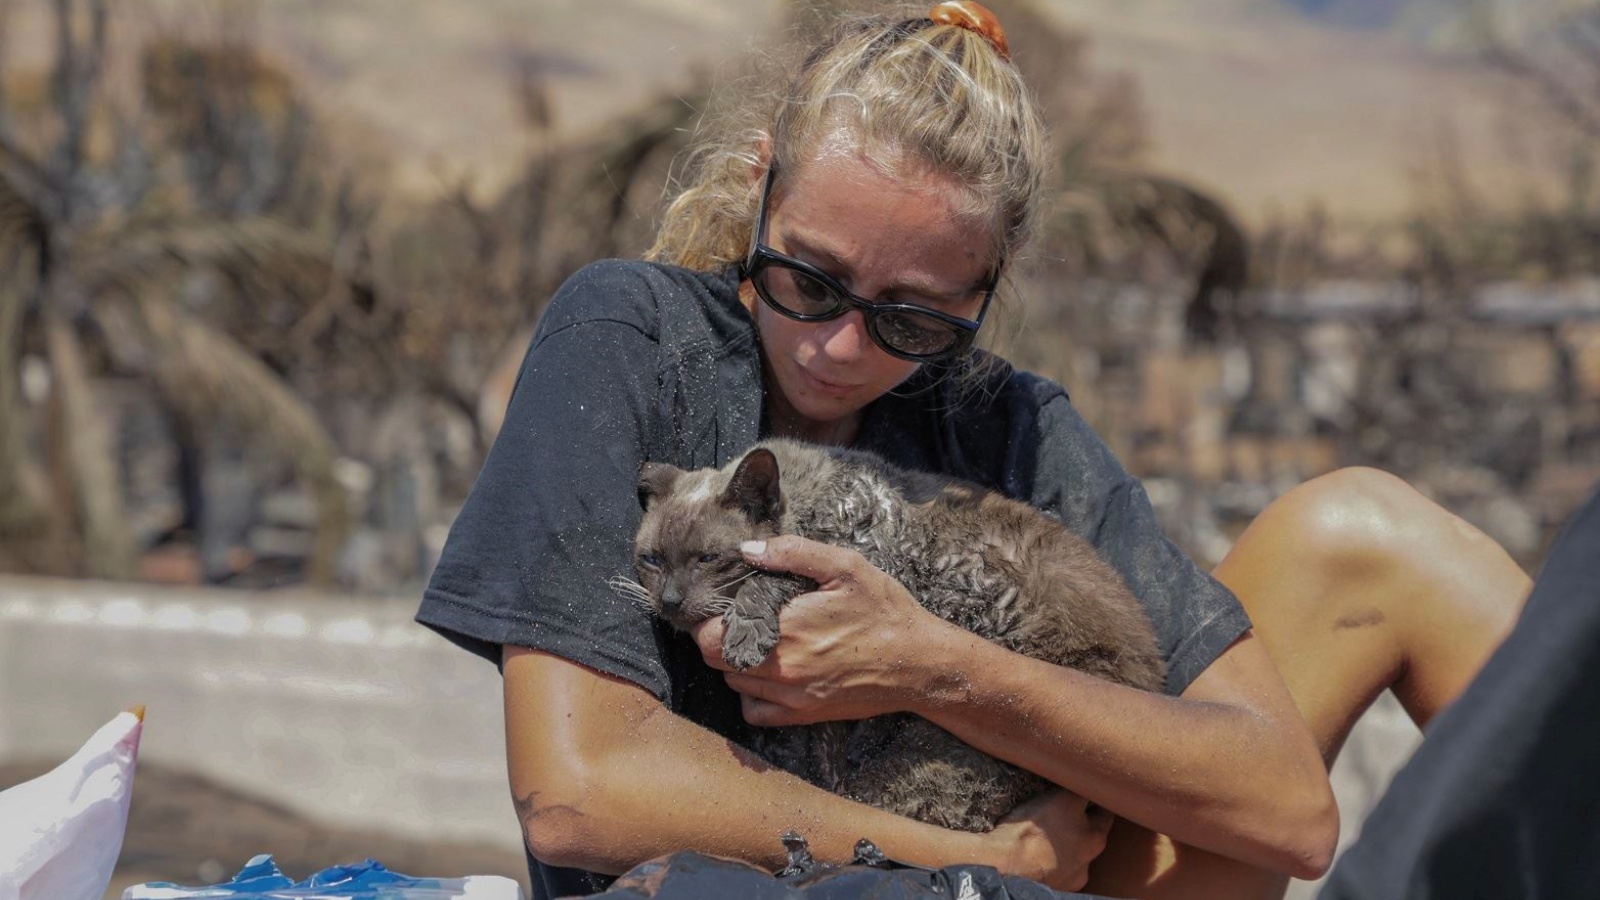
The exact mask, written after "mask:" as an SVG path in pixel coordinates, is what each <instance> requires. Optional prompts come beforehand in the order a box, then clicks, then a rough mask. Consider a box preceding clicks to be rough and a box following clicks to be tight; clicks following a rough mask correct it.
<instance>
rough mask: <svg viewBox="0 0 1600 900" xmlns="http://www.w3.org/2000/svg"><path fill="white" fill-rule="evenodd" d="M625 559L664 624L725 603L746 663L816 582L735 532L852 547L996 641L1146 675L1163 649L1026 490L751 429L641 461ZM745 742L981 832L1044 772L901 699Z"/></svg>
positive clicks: (933, 607)
mask: <svg viewBox="0 0 1600 900" xmlns="http://www.w3.org/2000/svg"><path fill="white" fill-rule="evenodd" d="M639 495H640V502H641V503H642V504H643V505H644V507H645V515H644V520H643V522H642V523H641V525H640V528H639V533H638V536H637V541H636V568H637V571H638V576H639V583H640V585H641V586H642V587H643V589H644V596H646V597H647V598H648V602H649V604H650V607H651V609H652V610H653V611H654V612H655V613H656V614H657V615H659V616H661V617H662V618H664V619H665V620H666V621H667V622H669V623H671V624H672V625H673V626H674V627H677V628H688V627H690V626H692V625H693V624H695V623H696V622H699V621H701V620H703V619H706V618H709V617H711V616H714V615H720V616H722V617H723V621H724V624H725V625H726V637H725V641H724V645H723V655H724V657H725V658H726V659H727V660H728V662H729V663H731V664H732V665H734V666H736V667H738V668H748V667H750V666H753V665H756V664H758V663H760V662H761V661H762V660H763V659H765V658H766V655H767V654H768V653H769V652H770V651H771V649H772V647H773V646H775V645H776V643H777V640H778V611H779V609H781V608H782V606H783V604H784V603H786V602H788V600H789V599H790V598H792V597H794V596H795V595H797V594H800V593H804V592H806V591H809V590H812V589H814V588H815V587H816V585H815V583H813V582H811V581H810V580H808V579H805V578H801V577H798V576H794V575H788V574H784V573H775V572H763V571H760V570H756V569H753V568H751V567H750V566H748V565H747V564H745V562H744V560H743V558H742V557H741V556H740V554H739V551H738V545H739V542H741V541H745V540H754V539H761V538H767V537H771V536H773V535H777V534H798V535H801V536H803V537H807V538H811V539H812V540H817V541H823V542H826V543H830V544H837V545H840V546H844V547H850V548H852V549H854V550H857V551H859V552H860V553H861V554H862V555H863V556H864V557H866V559H867V560H868V561H869V562H871V563H872V564H873V565H876V566H877V567H879V568H881V569H883V570H884V571H885V572H887V573H888V574H889V575H890V576H891V577H893V578H895V579H896V580H898V581H899V582H900V583H901V584H903V585H904V586H905V587H906V589H907V590H908V591H910V593H911V595H912V596H913V597H916V598H917V599H918V600H919V601H920V602H921V603H922V604H923V605H924V606H925V607H927V608H928V609H929V610H930V611H932V612H933V613H935V614H936V615H938V616H940V617H942V618H944V619H946V620H948V621H950V622H953V623H955V624H957V625H959V626H961V627H963V628H965V629H967V630H969V631H972V632H974V633H975V634H978V635H980V636H982V637H984V638H987V639H989V640H991V641H994V642H995V643H997V644H1000V645H1001V646H1003V647H1006V648H1008V649H1010V650H1013V651H1016V652H1018V653H1022V654H1026V655H1028V656H1032V657H1036V658H1039V659H1043V660H1046V661H1049V662H1052V663H1057V664H1059V665H1065V666H1071V667H1073V668H1077V669H1081V670H1083V671H1085V672H1088V673H1090V674H1093V675H1097V676H1099V677H1102V678H1107V679H1110V680H1112V681H1117V682H1120V683H1122V684H1127V685H1131V686H1134V687H1138V688H1143V689H1146V690H1159V689H1160V687H1161V684H1162V680H1163V678H1164V674H1165V673H1164V671H1163V664H1162V661H1161V656H1160V653H1159V651H1158V650H1157V647H1156V641H1155V636H1154V633H1153V631H1152V630H1151V627H1150V623H1149V620H1148V618H1147V617H1146V616H1145V613H1144V611H1143V608H1142V607H1141V606H1140V605H1139V603H1138V601H1137V600H1136V599H1135V598H1134V597H1133V595H1132V594H1131V593H1129V591H1128V589H1127V587H1126V586H1125V585H1124V584H1123V583H1122V579H1121V578H1120V577H1119V576H1118V575H1117V573H1116V572H1115V571H1114V570H1112V569H1111V567H1110V566H1108V565H1106V563H1104V562H1103V561H1102V560H1101V559H1100V558H1099V557H1098V556H1097V555H1096V554H1095V552H1094V550H1093V548H1092V547H1090V546H1089V544H1088V543H1087V542H1086V541H1084V540H1083V539H1082V538H1080V537H1078V536H1077V535H1075V534H1073V533H1071V532H1070V531H1068V530H1067V529H1066V528H1064V527H1063V526H1062V525H1061V524H1060V523H1059V522H1057V521H1056V520H1054V519H1052V518H1050V517H1049V516H1046V515H1044V514H1043V513H1041V512H1039V511H1038V510H1036V509H1034V508H1033V507H1031V506H1028V505H1027V504H1025V503H1020V502H1017V501H1014V500H1010V499H1008V498H1006V497H1003V496H1001V495H999V494H996V493H993V492H990V491H986V490H984V489H982V488H979V487H977V486H975V485H971V484H968V483H965V482H961V481H957V480H954V479H950V478H946V477H942V476H936V475H929V474H926V473H921V472H912V471H908V470H905V469H900V468H897V467H895V466H892V465H890V464H889V463H887V462H885V461H884V460H882V459H880V458H879V457H877V456H875V455H872V454H868V453H863V452H861V451H854V450H841V449H837V448H823V447H817V446H813V445H808V444H802V443H798V442H794V441H785V440H772V441H765V442H763V443H761V444H758V445H757V446H756V447H755V448H753V449H752V450H751V451H750V452H749V453H747V454H746V455H745V456H744V457H743V458H742V459H741V460H740V461H739V462H738V463H736V464H734V465H730V466H728V467H726V468H724V469H722V470H720V471H719V470H714V469H703V470H699V471H695V472H684V471H682V470H680V469H676V468H674V467H672V466H667V465H663V464H659V463H647V464H646V465H645V467H644V470H643V471H642V473H641V476H640V483H639ZM756 750H757V751H758V752H759V753H761V754H762V755H763V756H765V757H766V758H767V759H769V760H770V761H772V762H773V763H774V764H776V765H779V766H782V767H783V768H785V769H788V770H789V771H791V772H794V773H795V774H797V775H800V776H801V777H803V778H806V779H807V780H809V781H811V782H812V783H814V784H817V785H820V786H821V787H824V788H827V789H829V790H831V791H834V792H836V793H839V794H842V795H844V796H847V797H851V798H854V799H857V800H861V801H863V802H866V803H870V804H872V805H874V806H878V807H880V808H883V809H887V810H890V811H892V812H896V813H900V814H901V815H906V816H911V817H914V818H918V819H922V820H924V821H928V822H932V823H934V824H937V825H942V826H944V827H948V828H959V829H964V830H968V831H987V830H989V829H990V828H993V827H994V825H995V823H996V822H997V821H998V820H999V819H1000V818H1001V817H1002V816H1004V815H1005V814H1006V813H1007V812H1009V811H1010V810H1011V809H1012V808H1013V807H1015V806H1016V805H1017V804H1018V803H1020V802H1022V801H1023V800H1026V799H1028V798H1029V797H1031V796H1033V795H1034V794H1036V793H1038V792H1039V791H1040V790H1042V789H1043V788H1044V787H1045V783H1044V782H1043V780H1042V779H1040V778H1038V777H1037V776H1034V775H1032V774H1030V773H1027V772H1024V771H1022V770H1020V769H1018V768H1016V767H1014V766H1011V765H1009V764H1007V763H1003V762H1000V761H999V760H996V759H994V758H992V757H989V756H987V755H985V754H982V753H980V752H978V751H977V750H974V749H973V748H971V747H969V746H967V745H966V744H964V743H962V742H961V741H959V740H958V739H957V738H955V737H954V736H953V735H951V734H950V733H949V732H946V731H944V730H943V729H941V728H939V727H937V726H935V725H933V724H932V723H930V722H928V721H926V720H924V719H921V718H919V717H917V716H913V715H909V714H896V715H890V716H880V717H877V718H873V719H867V720H864V721H858V722H830V723H824V724H821V725H814V726H803V727H794V728H769V729H759V735H758V738H757V747H756Z"/></svg>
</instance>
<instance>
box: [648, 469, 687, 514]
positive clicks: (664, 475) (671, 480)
mask: <svg viewBox="0 0 1600 900" xmlns="http://www.w3.org/2000/svg"><path fill="white" fill-rule="evenodd" d="M682 474H683V470H682V469H680V468H678V467H677V466H673V465H668V464H667V463H658V462H647V463H645V464H644V465H643V466H642V467H640V469H639V508H640V509H649V508H650V504H651V503H652V502H654V501H655V500H657V499H658V498H661V497H665V496H666V495H668V494H670V493H672V486H673V485H674V484H676V483H677V481H678V476H680V475H682Z"/></svg>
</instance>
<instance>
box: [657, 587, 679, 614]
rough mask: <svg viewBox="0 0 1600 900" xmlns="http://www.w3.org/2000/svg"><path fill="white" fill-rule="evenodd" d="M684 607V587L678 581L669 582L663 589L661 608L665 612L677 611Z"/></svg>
mask: <svg viewBox="0 0 1600 900" xmlns="http://www.w3.org/2000/svg"><path fill="white" fill-rule="evenodd" d="M682 608H683V588H682V587H680V586H679V585H678V583H677V582H676V581H669V582H667V585H666V587H664V588H662V590H661V609H662V611H663V612H669V613H673V612H677V611H678V610H679V609H682Z"/></svg>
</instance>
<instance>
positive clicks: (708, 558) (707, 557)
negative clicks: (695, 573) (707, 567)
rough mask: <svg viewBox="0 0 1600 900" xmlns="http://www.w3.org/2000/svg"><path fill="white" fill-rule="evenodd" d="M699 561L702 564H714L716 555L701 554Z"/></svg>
mask: <svg viewBox="0 0 1600 900" xmlns="http://www.w3.org/2000/svg"><path fill="white" fill-rule="evenodd" d="M700 561H701V562H702V563H714V562H716V561H717V554H715V553H702V554H700Z"/></svg>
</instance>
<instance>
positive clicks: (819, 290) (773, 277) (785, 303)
mask: <svg viewBox="0 0 1600 900" xmlns="http://www.w3.org/2000/svg"><path fill="white" fill-rule="evenodd" d="M755 282H756V287H758V288H761V289H762V293H763V294H764V296H765V297H766V299H767V302H769V303H773V304H776V305H777V306H779V307H782V308H783V309H784V310H786V311H788V312H790V313H793V314H795V315H797V316H829V315H832V314H834V313H835V312H837V311H838V309H839V308H840V307H841V306H842V305H843V303H842V301H840V299H839V298H838V297H836V296H834V293H833V291H832V290H831V289H830V288H829V287H828V286H827V285H825V284H823V283H822V282H820V281H818V280H816V279H815V278H812V277H811V276H810V275H807V274H806V273H804V272H801V271H799V270H798V269H791V268H789V267H788V266H782V265H769V266H766V267H764V268H762V269H761V270H760V271H759V272H757V273H756V276H755Z"/></svg>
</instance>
